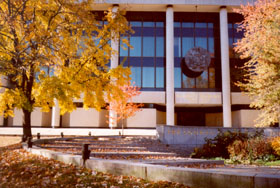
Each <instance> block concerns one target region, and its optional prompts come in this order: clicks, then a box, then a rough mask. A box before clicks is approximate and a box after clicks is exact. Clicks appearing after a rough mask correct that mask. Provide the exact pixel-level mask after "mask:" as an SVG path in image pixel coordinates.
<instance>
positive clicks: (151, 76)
mask: <svg viewBox="0 0 280 188" xmlns="http://www.w3.org/2000/svg"><path fill="white" fill-rule="evenodd" d="M143 87H155V68H154V67H143Z"/></svg>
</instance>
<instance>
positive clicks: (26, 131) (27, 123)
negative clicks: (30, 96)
mask: <svg viewBox="0 0 280 188" xmlns="http://www.w3.org/2000/svg"><path fill="white" fill-rule="evenodd" d="M28 137H32V133H31V112H29V110H25V109H23V138H24V139H23V141H26V140H27V138H28Z"/></svg>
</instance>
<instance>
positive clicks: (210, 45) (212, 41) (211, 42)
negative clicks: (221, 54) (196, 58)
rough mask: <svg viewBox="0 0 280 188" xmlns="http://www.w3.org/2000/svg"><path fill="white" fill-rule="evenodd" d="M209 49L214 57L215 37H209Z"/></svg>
mask: <svg viewBox="0 0 280 188" xmlns="http://www.w3.org/2000/svg"><path fill="white" fill-rule="evenodd" d="M208 51H209V52H210V54H211V57H214V38H212V37H210V38H208Z"/></svg>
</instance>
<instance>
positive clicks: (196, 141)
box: [157, 125, 280, 149]
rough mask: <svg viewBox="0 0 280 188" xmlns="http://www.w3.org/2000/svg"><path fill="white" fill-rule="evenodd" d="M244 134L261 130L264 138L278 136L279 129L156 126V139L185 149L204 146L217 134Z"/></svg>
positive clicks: (279, 134) (279, 133)
mask: <svg viewBox="0 0 280 188" xmlns="http://www.w3.org/2000/svg"><path fill="white" fill-rule="evenodd" d="M219 130H220V131H222V132H226V131H231V132H238V131H241V132H244V133H248V134H254V133H255V132H256V131H261V130H263V133H264V136H267V137H275V136H280V128H225V127H192V126H169V125H160V126H159V125H158V126H157V137H158V138H159V139H160V140H161V141H162V142H163V143H165V144H173V145H184V146H185V147H189V148H190V149H191V148H194V147H201V146H202V145H203V144H205V143H206V142H205V138H208V139H213V138H214V137H215V136H217V134H218V133H219Z"/></svg>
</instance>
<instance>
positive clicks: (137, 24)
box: [130, 22, 142, 27]
mask: <svg viewBox="0 0 280 188" xmlns="http://www.w3.org/2000/svg"><path fill="white" fill-rule="evenodd" d="M130 25H131V26H133V27H141V26H142V23H141V22H130Z"/></svg>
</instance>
